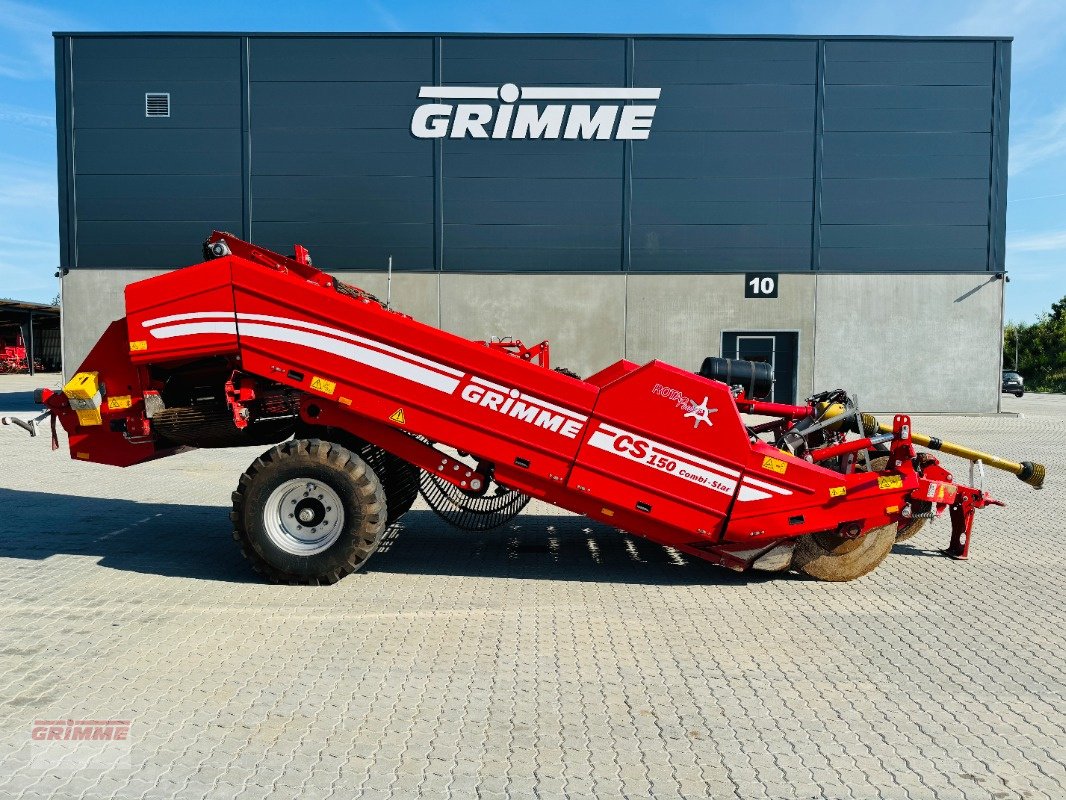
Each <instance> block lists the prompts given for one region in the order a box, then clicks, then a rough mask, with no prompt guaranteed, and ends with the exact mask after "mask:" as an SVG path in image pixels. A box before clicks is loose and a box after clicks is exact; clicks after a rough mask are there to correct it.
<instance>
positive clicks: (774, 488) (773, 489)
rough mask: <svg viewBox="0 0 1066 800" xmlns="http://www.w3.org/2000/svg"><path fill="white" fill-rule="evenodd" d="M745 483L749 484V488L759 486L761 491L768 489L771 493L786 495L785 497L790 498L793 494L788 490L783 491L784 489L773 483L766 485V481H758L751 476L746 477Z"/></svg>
mask: <svg viewBox="0 0 1066 800" xmlns="http://www.w3.org/2000/svg"><path fill="white" fill-rule="evenodd" d="M744 483H746V484H748V485H749V486H758V487H759V488H760V489H766V490H767V491H771V492H773V493H774V494H780V495H784V496H785V497H788V496H789V495H791V494H792V492H791V491H789V490H788V489H783V488H782V487H780V486H775V485H774V484H772V483H766V482H764V481H760V480H756V479H755V478H753V477H751V476H750V475H745V476H744Z"/></svg>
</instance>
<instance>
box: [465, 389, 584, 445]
mask: <svg viewBox="0 0 1066 800" xmlns="http://www.w3.org/2000/svg"><path fill="white" fill-rule="evenodd" d="M459 396H460V397H462V398H463V399H464V400H466V401H467V402H468V403H474V404H475V405H478V406H480V407H481V408H487V409H489V410H490V411H495V412H497V413H499V414H503V415H504V416H507V417H512V418H513V419H517V420H519V421H521V422H528V423H529V424H530V425H536V426H537V427H538V428H544V429H545V430H548V431H552V432H554V433H558V434H560V435H561V436H565V437H567V438H568V439H576V438H577V435H578V434H579V433H581V426H582V425H584V424H585V422H586V420H588V417H587V416H585V415H584V414H579V413H578V412H576V411H571V410H570V409H568V408H563V407H562V406H557V405H555V404H554V403H549V402H548V401H547V400H545V399H543V398H540V397H534V396H533V395H529V394H526V393H525V392H522V391H519V390H518V389H514V388H512V387H508V386H501V385H500V384H498V383H493V382H492V381H487V380H485V379H484V378H477V377H471V378H470V379H469V383H467V384H465V385H464V386H463V387H462V389H461V390H460V391H459Z"/></svg>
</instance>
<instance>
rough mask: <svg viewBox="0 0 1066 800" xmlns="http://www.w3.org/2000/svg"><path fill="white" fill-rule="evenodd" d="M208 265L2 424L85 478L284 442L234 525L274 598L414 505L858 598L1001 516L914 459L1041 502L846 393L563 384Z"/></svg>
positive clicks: (256, 257) (355, 308) (484, 350)
mask: <svg viewBox="0 0 1066 800" xmlns="http://www.w3.org/2000/svg"><path fill="white" fill-rule="evenodd" d="M204 252H205V256H206V261H205V262H204V263H201V264H197V265H195V266H191V267H187V268H185V269H180V270H176V271H174V272H170V273H167V274H165V275H160V276H158V277H155V278H150V279H148V280H144V281H140V282H138V283H134V284H131V285H130V286H128V287H127V289H126V316H125V318H123V319H120V320H117V321H115V322H113V323H111V325H110V327H108V328H107V330H106V332H105V333H104V334H103V336H102V337H101V338H100V340H99V342H98V343H97V344H96V346H95V347H94V348H93V350H92V352H90V354H89V356H88V357H87V358H86V359H85V362H84V363H83V364H82V365H81V367H80V369H79V370H78V373H77V374H76V375H75V376H74V378H73V379H72V380H71V381H70V382H69V383H67V385H66V386H65V387H64V388H63V390H62V391H61V392H52V391H49V390H40V392H39V396H38V401H39V402H41V403H43V404H44V405H45V406H47V409H46V410H45V412H44V413H43V414H41V415H40V416H38V417H37V418H36V419H35V420H30V421H24V420H12V419H9V418H7V419H4V422H5V423H15V424H18V425H21V426H22V427H24V428H26V429H28V430H29V431H30V432H31V434H36V433H37V430H38V426H39V425H40V424H42V423H43V422H44V421H45V420H46V419H47V418H48V417H49V416H50V417H51V421H52V442H53V447H58V439H57V436H56V421H57V420H58V421H59V423H61V424H62V426H63V428H64V429H65V430H66V432H67V434H68V437H69V443H70V452H71V456H72V457H73V458H76V459H82V460H85V461H94V462H98V463H102V464H112V465H116V466H121V467H126V466H130V465H132V464H137V463H140V462H143V461H148V460H150V459H155V458H160V457H162V456H167V455H171V454H173V453H177V452H179V451H181V450H183V449H186V448H189V447H231V446H239V445H252V444H259V445H264V444H273V445H274V446H273V447H272V448H271V449H269V450H267V452H265V453H264V454H263V455H261V456H260V457H259V458H257V459H256V460H255V461H254V462H253V463H252V465H251V466H250V467H249V468H248V470H247V471H246V472H245V473H244V475H242V476H241V478H240V482H239V484H238V486H237V490H236V491H235V492H234V493H233V512H232V514H231V518H232V520H233V527H234V534H233V535H234V538H235V539H236V540H237V542H238V543H239V544H240V546H241V549H242V551H243V552H244V554H245V556H247V558H248V559H249V561H250V562H251V563H252V565H253V566H254V567H255V569H256V570H258V571H259V572H260V573H262V574H263V575H264V576H265V577H266V578H267V579H269V580H272V581H282V582H294V583H332V582H334V581H336V580H338V579H340V578H342V577H343V576H345V575H347V574H348V573H350V572H354V571H355V570H358V569H359V568H360V567H362V565H363V564H365V563H366V561H367V559H368V558H369V557H370V556H371V554H373V552H374V550H375V549H376V548H377V546H378V543H379V542H380V540H381V537H382V534H383V532H384V531H385V529H386V526H387V525H389V524H390V523H392V522H393V521H394V520H396V519H397V518H399V517H400V515H402V514H404V513H405V512H406V511H407V510H409V509H410V507H411V505H412V503H413V502H414V500H415V497H416V495H417V494H418V492H419V490H421V492H422V494H423V496H424V498H425V499H426V501H427V502H428V503H429V504H430V506H431V507H432V508H433V509H434V510H435V511H437V512H438V513H439V514H440V515H441V516H443V517H444V518H445V519H447V520H448V521H449V522H452V523H453V524H456V525H458V526H460V527H464V528H471V529H486V528H489V527H494V526H496V525H499V524H502V523H503V522H505V521H506V520H508V519H510V518H511V517H512V516H513V515H514V514H516V513H518V512H519V511H520V510H521V509H522V507H523V506H524V505H525V504H526V502H528V500H529V498H531V497H537V498H540V499H542V500H546V501H547V502H549V503H553V504H555V505H557V506H561V507H563V508H566V509H570V510H571V511H575V512H578V513H580V514H585V515H587V516H589V517H591V518H593V519H596V520H599V521H601V522H604V523H606V524H608V525H612V526H616V527H618V528H622V529H624V530H626V531H630V532H632V533H634V534H637V535H640V536H645V537H647V538H648V539H651V540H653V541H655V542H659V543H660V544H662V545H665V546H668V547H672V548H676V549H677V550H679V551H681V552H683V553H687V554H689V555H693V556H696V557H699V558H703V559H707V560H709V561H712V562H715V563H718V564H722V565H724V566H726V567H729V568H731V569H735V570H745V569H749V568H755V569H761V570H776V571H780V570H787V569H790V568H791V569H795V570H798V571H799V572H802V573H805V574H807V575H810V576H812V577H815V578H819V579H823V580H851V579H853V578H857V577H859V576H861V575H864V574H866V573H867V572H869V571H870V570H872V569H873V568H874V567H876V566H877V565H878V564H879V563H880V562H881V561H882V560H883V559H884V558H885V557H886V556H887V555H888V553H889V551H890V550H891V549H892V545H893V543H894V542H896V541H898V540H899V539H902V538H906V537H909V536H912V535H914V533H915V532H916V531H917V529H918V528H919V527H920V526H921V525H922V524H924V522H925V521H926V520H928V519H931V518H933V517H936V516H939V515H941V514H944V513H947V514H948V516H949V517H950V519H951V528H952V531H951V544H950V546H949V548H948V550H947V553H948V554H949V555H952V556H955V557H956V558H965V557H966V556H967V553H968V549H969V545H970V528H971V525H972V522H973V516H974V512H975V510H976V509H979V508H983V507H984V506H986V505H991V504H995V505H1002V503H1000V502H999V501H997V500H994V499H992V498H990V497H989V496H988V495H987V494H985V492H984V491H983V490H982V489H980V488H975V487H973V486H967V485H963V484H961V483H958V482H956V481H955V480H954V478H953V477H952V475H951V473H949V472H948V471H947V470H946V469H945V468H944V467H942V466H941V465H940V463H939V462H938V460H937V459H936V458H935V457H933V456H932V455H931V454H929V453H927V452H922V453H920V454H919V453H916V452H915V449H914V445H915V444H920V445H924V446H925V447H927V448H930V449H933V450H943V451H945V452H950V453H953V454H956V455H960V456H962V457H963V458H966V459H969V460H970V461H971V462H977V463H978V464H981V463H983V464H986V465H988V466H992V467H997V468H1000V469H1005V470H1008V471H1010V472H1013V473H1014V474H1016V475H1017V476H1018V477H1019V478H1021V479H1022V480H1023V481H1025V482H1026V483H1028V484H1030V485H1032V486H1034V487H1036V488H1037V489H1039V488H1040V487H1041V485H1042V483H1043V479H1044V468H1043V466H1041V465H1039V464H1032V463H1029V462H1023V463H1020V464H1015V463H1011V462H1007V461H1002V460H1000V459H997V458H995V457H993V456H989V455H986V454H983V453H978V452H975V451H972V450H967V449H965V448H961V447H958V446H956V445H951V444H949V443H946V442H940V441H939V440H936V439H930V438H928V437H920V436H919V435H918V434H915V433H914V432H912V430H911V422H910V418H909V417H907V416H905V415H902V414H899V415H896V417H895V418H894V419H893V421H892V424H891V425H879V424H878V423H877V421H876V420H874V419H873V418H872V417H870V416H869V415H866V414H860V413H859V411H858V409H857V408H856V406H855V403H854V401H853V399H852V398H850V397H849V396H848V395H847V393H846V392H844V391H839V390H838V391H832V392H825V393H823V394H819V395H816V396H814V397H812V398H810V399H809V400H808V401H807V403H806V404H804V405H798V406H793V405H784V404H781V403H772V402H764V401H763V400H761V399H760V398H761V397H765V396H766V394H767V393H768V391H769V388H770V385H771V381H772V376H770V374H769V369H768V368H767V365H761V364H753V363H750V362H743V361H727V360H723V359H715V358H709V359H707V360H706V361H705V362H704V364H703V367H702V368H701V370H700V372H699V373H693V372H689V371H687V370H683V369H678V368H677V367H673V366H670V365H669V364H665V363H662V362H659V361H652V362H651V363H648V364H645V365H643V366H639V365H637V364H634V363H631V362H629V361H624V360H623V361H619V362H618V363H616V364H612V365H611V366H609V367H607V368H606V369H604V370H602V371H601V372H598V373H596V374H595V375H592V376H591V377H589V378H586V379H584V380H581V379H579V378H578V377H576V376H574V375H573V374H572V373H568V372H567V371H566V370H553V369H551V368H550V366H549V352H548V345H547V343H542V344H540V345H536V346H534V347H528V348H527V347H525V346H524V345H522V343H521V342H518V341H509V340H508V341H498V342H497V341H493V342H475V341H470V340H467V339H463V338H460V337H458V336H454V335H452V334H449V333H446V332H444V331H441V330H437V329H435V328H432V327H430V326H428V325H424V324H422V323H419V322H416V321H415V320H413V319H412V318H411V317H409V316H407V315H405V314H401V313H398V312H396V311H393V310H391V309H390V308H388V307H387V305H386V304H384V303H382V302H381V301H380V300H378V299H377V298H375V297H374V296H372V295H370V294H368V293H367V292H364V291H361V290H360V289H357V288H354V287H352V286H349V285H347V284H345V283H342V282H341V281H338V280H336V279H335V278H333V277H331V276H330V275H328V274H326V273H324V272H322V271H320V270H318V269H315V268H314V267H312V265H311V259H310V257H309V256H308V253H307V250H306V249H304V248H303V247H300V246H297V247H296V249H295V254H294V255H293V257H291V258H289V257H285V256H281V255H278V254H276V253H272V252H270V251H268V250H265V249H263V248H259V247H256V246H254V245H252V244H249V243H247V242H244V241H241V240H240V239H237V238H235V237H233V236H231V235H229V234H225V233H218V232H215V233H214V234H212V236H211V237H210V238H209V239H208V240H207V242H205V244H204ZM741 412H744V413H748V414H752V415H758V416H762V417H766V418H768V421H764V422H761V423H759V424H753V425H748V424H745V422H744V420H743V418H742V417H741ZM290 437H294V438H290ZM442 448H447V449H442ZM971 469H972V468H971ZM970 482H971V483H972V482H973V481H972V480H971V481H970Z"/></svg>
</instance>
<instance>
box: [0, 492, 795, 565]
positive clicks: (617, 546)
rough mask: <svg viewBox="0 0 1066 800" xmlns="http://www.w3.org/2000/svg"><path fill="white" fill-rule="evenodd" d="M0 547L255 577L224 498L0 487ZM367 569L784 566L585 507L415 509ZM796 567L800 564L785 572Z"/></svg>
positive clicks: (22, 553)
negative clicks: (621, 525) (488, 522)
mask: <svg viewBox="0 0 1066 800" xmlns="http://www.w3.org/2000/svg"><path fill="white" fill-rule="evenodd" d="M0 508H2V509H4V514H3V517H2V518H0V557H3V558H21V559H28V560H34V561H37V560H42V559H46V558H49V557H51V556H53V555H61V554H69V555H82V556H90V557H95V558H98V559H99V564H100V565H101V566H104V567H108V568H111V569H117V570H124V571H130V572H137V573H144V574H154V575H162V576H166V577H182V578H197V579H201V580H214V581H225V582H233V583H248V582H259V580H260V579H259V577H258V576H257V575H256V574H255V573H253V572H252V570H251V567H250V566H249V565H248V563H247V562H246V561H245V560H244V558H243V557H242V556H241V554H240V552H239V549H238V547H237V545H236V543H235V542H234V541H233V540H232V536H231V530H232V529H231V527H230V522H229V518H228V509H225V508H223V507H220V506H205V505H173V504H165V503H138V502H134V501H131V500H117V499H108V498H95V497H74V496H68V495H58V494H48V493H44V492H27V491H16V490H12V489H3V488H0ZM367 571H368V572H371V573H393V574H398V575H399V574H403V575H450V576H469V577H495V578H521V579H542V580H569V581H597V582H618V583H633V584H652V585H688V584H691V585H717V586H723V585H729V586H736V585H743V584H746V583H750V582H762V581H765V580H782V579H784V580H788V579H790V577H789V576H776V577H775V576H769V575H764V574H761V573H751V574H737V573H735V572H731V571H729V570H727V569H724V568H722V567H717V566H714V565H713V564H710V563H707V562H704V561H700V560H698V559H695V558H691V557H689V556H683V555H680V554H678V553H675V552H673V551H671V550H667V549H666V548H663V547H661V546H659V545H657V544H654V543H652V542H648V541H645V540H643V539H639V538H636V537H631V536H627V535H625V534H622V533H619V532H618V531H616V530H614V529H612V528H608V527H606V526H604V525H599V524H598V523H594V522H591V521H589V520H586V519H584V518H581V517H569V516H533V515H529V516H525V515H523V516H519V517H517V518H516V519H514V520H512V521H511V522H510V523H508V524H507V525H506V526H504V527H503V528H499V529H497V530H495V531H487V532H482V533H469V532H465V531H459V530H455V529H453V528H451V527H449V526H447V525H445V524H444V523H443V522H441V521H440V520H439V519H438V518H437V517H436V515H434V514H433V513H432V512H429V511H412V512H409V513H408V514H406V515H405V516H404V517H403V518H402V520H401V521H400V523H398V524H396V525H394V526H393V527H392V528H391V529H390V530H389V531H387V532H386V535H385V539H384V541H383V543H382V546H381V548H380V549H379V550H378V552H377V553H376V554H375V555H374V556H373V558H371V560H370V562H369V564H368V566H367ZM792 577H795V576H792Z"/></svg>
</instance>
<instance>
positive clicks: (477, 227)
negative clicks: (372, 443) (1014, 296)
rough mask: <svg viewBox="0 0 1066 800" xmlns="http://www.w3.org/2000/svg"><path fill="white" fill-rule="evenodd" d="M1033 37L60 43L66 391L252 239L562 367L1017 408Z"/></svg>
mask: <svg viewBox="0 0 1066 800" xmlns="http://www.w3.org/2000/svg"><path fill="white" fill-rule="evenodd" d="M1010 50H1011V40H1010V39H1009V38H1005V37H1004V38H872V37H785V36H777V37H775V36H641V35H634V36H625V35H570V36H563V35H543V36H541V35H506V36H503V35H476V34H440V35H434V34H397V35H385V34H237V33H234V34H152V33H136V34H101V33H57V34H56V35H55V52H56V104H57V115H56V119H57V127H58V154H59V212H60V237H61V257H62V266H63V268H64V272H65V274H64V277H63V281H62V291H63V304H62V308H63V333H64V340H63V346H64V357H65V365H66V371H67V372H68V373H69V372H72V371H73V370H74V369H75V368H76V367H77V365H78V363H79V362H80V361H81V359H82V358H83V357H84V356H85V354H86V353H87V351H88V349H89V347H90V346H91V345H92V344H93V343H94V342H95V341H96V338H97V337H98V336H99V334H100V333H101V332H102V331H103V329H104V327H105V326H106V324H107V323H108V322H109V321H110V320H111V319H113V318H117V317H119V316H121V315H122V313H123V311H122V290H123V287H124V286H125V285H126V284H127V283H129V282H132V281H135V280H138V279H140V278H143V277H147V276H149V275H153V274H156V273H158V272H159V271H162V270H166V269H170V268H174V267H178V266H182V265H186V264H190V263H195V262H197V261H199V260H201V253H200V242H201V241H202V240H203V239H204V238H205V237H206V236H207V234H208V233H210V231H211V230H212V229H221V230H228V231H230V232H232V233H235V234H237V235H239V236H242V237H243V238H246V239H250V240H252V241H254V242H256V243H259V244H261V245H263V246H265V247H269V248H271V249H276V250H279V251H281V252H291V251H292V246H293V244H296V243H299V244H302V245H304V246H306V247H307V248H309V250H310V251H311V255H312V257H313V258H314V261H315V264H316V266H320V267H323V268H326V269H328V270H329V271H332V272H334V273H336V274H337V275H338V276H339V277H341V278H342V279H343V280H345V281H347V282H350V283H354V284H356V285H358V286H361V287H362V288H365V289H368V290H370V291H372V292H375V293H377V294H379V295H384V294H385V292H386V282H387V281H386V272H385V268H386V265H387V263H388V260H389V259H390V258H391V259H392V265H393V270H394V274H393V278H392V281H391V300H392V303H393V305H394V306H395V307H396V308H398V309H400V310H402V311H404V312H406V313H408V314H411V315H412V316H414V317H416V318H417V319H420V320H422V321H425V322H429V323H431V324H433V325H437V326H440V327H442V328H444V329H446V330H449V331H452V332H455V333H458V334H461V335H464V336H468V337H473V338H479V339H484V338H488V337H492V336H515V337H518V338H521V339H523V340H524V341H526V342H527V343H532V342H535V341H539V340H541V339H550V340H551V342H552V358H553V364H555V365H560V366H567V367H569V368H571V369H574V370H575V371H577V372H579V373H581V374H589V373H592V372H594V371H596V370H598V369H600V368H601V367H603V366H605V365H607V364H609V363H611V362H613V361H615V360H616V359H618V358H622V357H624V358H628V359H630V360H632V361H637V362H643V361H647V360H650V359H653V358H661V359H663V360H666V361H670V362H672V363H675V364H677V365H679V366H686V367H690V368H692V369H697V368H698V367H699V365H700V362H701V361H702V359H703V358H704V357H705V356H708V355H723V356H727V357H741V358H752V359H758V360H768V361H772V363H773V364H774V370H775V376H776V383H775V389H774V398H775V399H776V400H781V401H792V400H796V399H801V398H803V397H805V396H807V395H808V394H810V393H811V392H812V391H815V390H820V389H831V388H838V387H839V388H848V389H850V390H852V391H853V392H854V393H855V394H856V395H857V397H858V399H859V402H860V404H861V406H862V407H863V408H865V409H866V410H871V411H873V410H879V411H886V410H896V409H899V410H908V411H912V412H922V411H927V412H991V411H995V410H997V408H998V403H999V397H1000V394H999V381H1000V366H1001V363H1000V362H1001V355H1000V351H1001V331H1002V325H1003V294H1004V284H1005V283H1006V281H1005V280H1003V278H1004V277H1005V274H1004V231H1005V216H1006V176H1007V119H1008V107H1009V86H1010Z"/></svg>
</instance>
